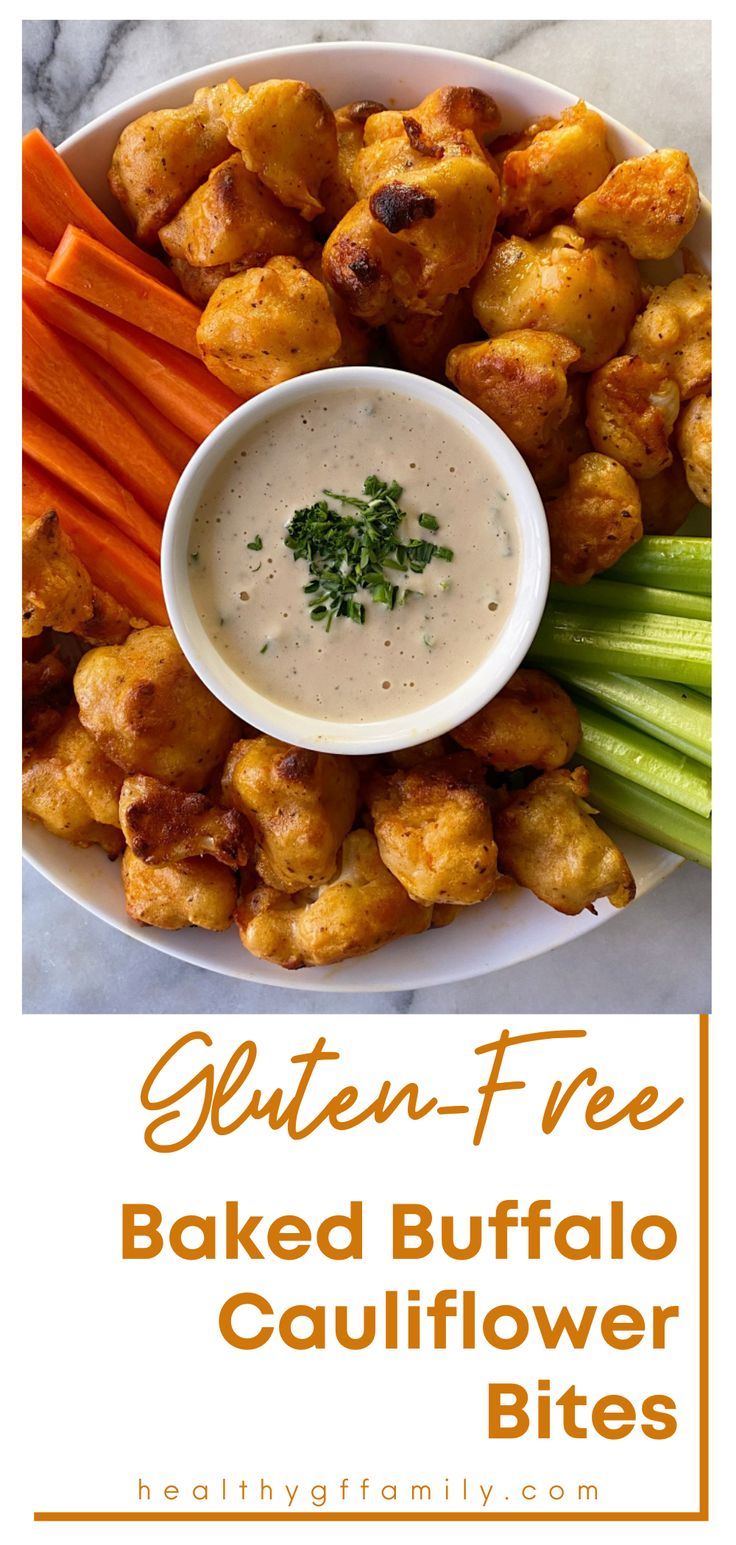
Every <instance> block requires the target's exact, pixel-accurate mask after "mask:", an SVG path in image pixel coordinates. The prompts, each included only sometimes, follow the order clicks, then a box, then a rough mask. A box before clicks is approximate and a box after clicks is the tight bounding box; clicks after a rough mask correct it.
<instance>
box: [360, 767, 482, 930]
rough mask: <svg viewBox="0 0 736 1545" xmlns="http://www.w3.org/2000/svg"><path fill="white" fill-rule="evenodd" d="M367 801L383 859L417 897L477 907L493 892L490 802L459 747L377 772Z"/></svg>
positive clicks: (478, 769)
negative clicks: (448, 753)
mask: <svg viewBox="0 0 736 1545" xmlns="http://www.w3.org/2000/svg"><path fill="white" fill-rule="evenodd" d="M367 803H368V809H369V811H370V816H371V820H372V822H373V829H374V832H375V837H376V841H377V843H378V848H379V852H380V854H381V858H382V859H383V862H384V864H385V865H386V867H387V868H388V869H390V870H391V873H392V874H394V875H395V876H396V878H397V880H399V881H400V882H401V884H402V885H403V887H404V889H405V891H406V892H407V894H408V895H409V896H411V897H412V899H413V900H414V901H418V902H421V903H422V904H423V905H425V906H431V905H432V904H433V903H434V902H443V903H444V902H447V903H448V904H451V905H455V906H473V905H474V904H475V903H476V902H479V901H485V900H486V899H487V897H488V896H490V895H492V893H493V890H494V888H495V884H496V877H497V868H496V844H495V842H494V840H493V821H492V818H491V802H490V796H489V793H488V790H487V788H486V786H485V781H484V777H483V769H482V766H481V765H480V764H479V763H476V762H474V759H473V758H469V757H467V756H466V755H465V754H464V753H462V752H461V753H459V754H455V755H452V756H447V757H442V758H439V759H438V760H437V761H434V762H432V761H428V762H420V763H418V764H417V765H416V766H415V767H412V768H409V769H404V768H400V769H399V770H398V771H397V772H394V773H390V774H389V775H388V776H387V777H386V776H384V775H382V774H380V773H379V774H376V776H375V777H374V778H372V779H371V780H370V782H369V784H368V788H367Z"/></svg>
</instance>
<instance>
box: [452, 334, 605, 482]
mask: <svg viewBox="0 0 736 1545" xmlns="http://www.w3.org/2000/svg"><path fill="white" fill-rule="evenodd" d="M579 358H580V350H579V348H578V347H577V345H576V344H574V343H571V342H570V339H569V338H562V337H560V336H558V334H557V333H544V332H535V331H534V330H533V329H532V328H527V329H525V330H523V331H519V332H510V333H504V334H503V336H502V337H500V338H493V339H490V338H489V339H485V340H484V342H483V343H467V344H461V345H460V346H459V348H455V349H453V350H452V352H451V353H450V354H449V356H448V359H447V377H448V380H450V381H451V382H452V384H453V386H456V387H457V389H458V391H459V392H462V394H463V396H464V397H469V398H470V401H471V402H474V403H475V404H476V406H477V407H479V408H481V409H482V411H483V412H484V413H487V414H488V417H489V418H492V419H493V420H494V422H495V423H496V424H498V425H499V428H501V429H503V431H504V433H505V434H507V435H508V437H509V439H510V440H513V442H514V445H516V446H517V447H518V449H519V450H520V451H522V452H523V453H524V455H528V456H534V455H535V454H538V453H539V452H540V451H542V450H543V449H544V447H545V445H547V444H548V443H549V441H550V440H551V438H552V437H553V435H554V434H555V433H556V431H557V430H558V429H559V428H560V426H561V424H562V423H563V421H564V419H565V418H566V417H567V414H568V412H569V411H570V407H571V401H570V396H569V392H568V384H567V372H568V370H570V369H571V367H572V366H573V365H574V364H575V363H576V361H577V360H578V359H579Z"/></svg>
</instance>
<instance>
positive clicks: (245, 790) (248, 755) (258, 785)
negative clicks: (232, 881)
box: [222, 735, 358, 893]
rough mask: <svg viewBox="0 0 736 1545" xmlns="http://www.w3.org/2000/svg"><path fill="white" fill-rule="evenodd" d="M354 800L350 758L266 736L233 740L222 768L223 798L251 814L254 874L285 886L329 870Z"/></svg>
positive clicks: (299, 886) (296, 887) (318, 879)
mask: <svg viewBox="0 0 736 1545" xmlns="http://www.w3.org/2000/svg"><path fill="white" fill-rule="evenodd" d="M357 802H358V774H357V771H356V769H355V767H353V765H352V762H351V759H350V757H344V756H327V755H325V753H324V752H321V751H307V750H303V749H301V748H300V747H298V746H289V745H284V743H283V741H280V740H273V739H272V738H271V736H270V735H258V736H256V737H255V739H253V740H239V741H237V742H236V743H235V745H234V746H233V747H232V750H231V752H230V755H229V756H228V759H227V762H226V763H225V768H224V771H223V774H222V803H223V804H224V805H225V806H226V807H228V808H230V809H234V810H240V811H241V812H242V814H243V815H246V816H248V818H249V820H250V823H251V825H252V827H253V830H254V832H255V837H256V853H255V863H256V868H257V870H258V873H259V874H260V876H261V878H262V879H263V880H265V882H266V884H267V885H269V886H273V887H274V889H275V890H281V891H287V892H289V893H292V892H295V891H300V890H304V888H305V886H313V885H321V884H322V883H323V881H325V880H329V879H330V878H331V876H332V875H333V874H334V872H335V866H336V863H337V853H338V849H339V847H340V844H341V842H342V840H343V838H344V837H345V835H346V833H347V832H349V830H350V828H351V826H352V824H353V821H354V819H355V811H356V807H357Z"/></svg>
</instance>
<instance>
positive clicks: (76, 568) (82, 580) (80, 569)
mask: <svg viewBox="0 0 736 1545" xmlns="http://www.w3.org/2000/svg"><path fill="white" fill-rule="evenodd" d="M93 594H94V587H93V584H92V581H91V579H90V577H89V574H88V573H87V570H86V569H85V567H84V564H82V563H80V561H79V559H78V557H77V555H76V553H75V551H74V548H73V547H72V544H71V542H70V541H69V538H68V536H66V534H65V532H63V531H62V529H61V526H60V524H59V517H58V515H57V514H56V511H55V510H48V512H47V513H46V514H45V515H39V516H38V517H37V518H36V519H30V520H29V519H28V518H24V520H23V637H24V638H35V637H37V636H38V634H39V633H42V632H43V630H44V628H55V629H56V631H57V633H76V632H78V631H79V630H80V629H81V627H82V626H83V624H84V623H85V622H86V621H87V620H88V619H89V618H91V616H92V613H93V610H94V606H93Z"/></svg>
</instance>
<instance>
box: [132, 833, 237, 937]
mask: <svg viewBox="0 0 736 1545" xmlns="http://www.w3.org/2000/svg"><path fill="white" fill-rule="evenodd" d="M121 868H122V878H123V890H124V892H125V910H126V912H127V914H128V917H132V919H133V922H134V923H141V924H146V925H147V926H148V927H149V928H168V929H173V928H206V929H207V930H208V931H209V932H211V933H224V931H225V929H226V928H229V927H230V924H231V922H232V917H233V912H234V911H235V902H236V899H237V883H236V880H235V875H234V874H232V873H231V872H230V870H229V869H227V868H226V867H225V865H224V864H218V862H217V860H216V859H214V858H188V859H186V860H185V861H184V862H183V863H181V864H157V865H152V864H146V863H144V861H143V859H142V858H136V856H135V854H134V853H131V850H130V848H126V849H125V852H124V854H123V862H122V866H121Z"/></svg>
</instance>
